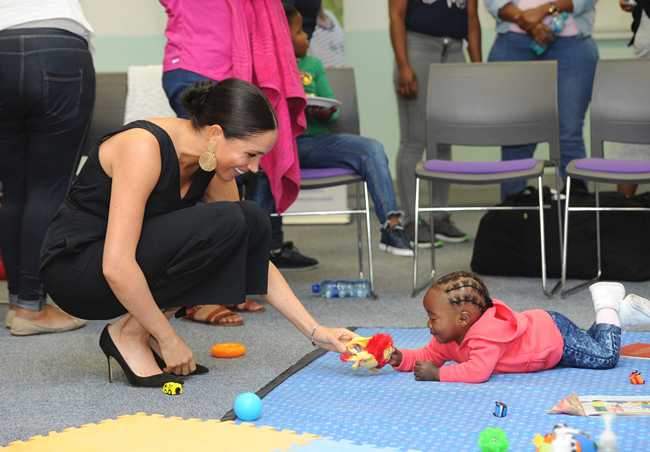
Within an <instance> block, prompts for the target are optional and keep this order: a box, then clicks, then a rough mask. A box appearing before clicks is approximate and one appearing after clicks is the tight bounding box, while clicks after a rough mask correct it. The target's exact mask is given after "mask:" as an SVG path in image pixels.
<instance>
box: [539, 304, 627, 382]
mask: <svg viewBox="0 0 650 452" xmlns="http://www.w3.org/2000/svg"><path fill="white" fill-rule="evenodd" d="M548 313H549V314H550V315H551V317H552V318H553V320H554V321H555V324H556V325H557V327H558V329H559V330H560V333H561V334H562V337H563V338H564V351H563V352H562V360H561V361H560V362H559V364H558V365H560V366H564V367H578V368H581V369H611V368H613V367H616V364H617V363H618V358H619V352H620V348H621V328H620V327H618V326H616V325H611V324H609V323H594V324H593V325H592V326H591V328H589V329H588V330H587V331H585V330H582V329H580V328H578V327H577V326H576V325H575V324H574V323H573V322H572V321H571V320H569V319H568V318H566V317H565V316H563V315H562V314H560V313H558V312H553V311H548Z"/></svg>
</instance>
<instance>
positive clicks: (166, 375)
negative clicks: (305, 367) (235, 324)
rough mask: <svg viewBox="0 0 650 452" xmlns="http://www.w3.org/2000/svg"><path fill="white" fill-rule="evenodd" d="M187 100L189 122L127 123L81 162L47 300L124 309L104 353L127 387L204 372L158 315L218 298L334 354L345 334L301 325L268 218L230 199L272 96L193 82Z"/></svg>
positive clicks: (52, 255) (267, 141) (47, 251)
mask: <svg viewBox="0 0 650 452" xmlns="http://www.w3.org/2000/svg"><path fill="white" fill-rule="evenodd" d="M184 102H185V106H186V108H187V110H188V111H189V112H190V115H191V119H189V120H186V119H179V118H152V119H150V120H147V121H135V122H132V123H130V124H127V125H125V126H124V127H123V128H121V129H120V130H118V131H116V132H114V133H111V134H108V135H106V136H105V137H103V138H102V139H101V140H100V142H99V144H98V146H97V147H96V148H94V150H93V151H92V152H90V153H89V155H88V160H87V161H86V164H85V166H84V168H83V169H82V171H81V172H80V173H79V175H78V176H77V178H76V179H75V181H74V183H73V185H72V187H71V189H70V191H69V194H68V195H67V197H66V199H65V201H64V204H63V205H62V206H61V209H60V210H59V212H58V213H57V215H56V216H55V218H54V220H53V221H52V223H51V225H50V227H49V229H48V233H47V236H46V239H45V244H44V247H43V256H42V268H43V276H44V280H45V283H46V288H47V291H48V293H49V294H50V295H51V296H52V298H53V299H54V300H55V301H56V303H57V305H58V306H60V307H61V308H62V309H63V310H64V311H66V312H67V313H69V314H71V315H74V316H76V317H79V318H83V319H111V318H114V317H117V316H120V315H123V314H124V315H123V316H122V317H121V318H120V319H119V320H117V321H116V322H114V323H112V324H110V325H107V326H106V328H104V330H103V332H102V334H101V337H100V347H101V348H102V350H103V351H104V353H105V354H106V357H107V358H109V359H108V361H109V377H110V358H111V357H112V358H114V359H115V360H116V361H117V362H118V363H119V364H120V366H121V367H122V369H123V370H124V372H125V374H126V376H127V378H128V380H129V382H130V383H131V384H132V385H134V386H160V385H161V384H163V383H164V382H166V381H169V380H170V379H171V376H170V374H176V375H188V374H192V373H201V372H205V371H207V369H205V368H204V367H202V366H199V367H198V368H197V366H196V363H195V362H194V359H193V357H192V351H191V350H190V349H189V347H188V346H187V345H186V343H185V342H184V340H183V339H182V338H181V337H180V336H179V335H178V334H177V333H176V332H175V331H174V329H173V328H172V326H171V324H170V322H169V320H168V317H169V316H170V314H171V313H173V312H174V311H175V310H177V309H178V308H182V307H183V308H184V307H190V306H194V305H197V304H210V303H214V301H213V300H215V299H218V300H219V303H223V304H225V305H232V304H237V303H241V302H243V301H244V297H245V295H246V294H267V299H268V302H269V303H270V304H272V305H273V306H274V307H275V308H277V309H278V310H279V311H280V312H281V313H282V314H283V315H284V316H285V317H286V318H287V319H288V320H289V321H291V322H292V323H293V324H294V325H295V326H296V328H298V330H300V331H301V332H302V333H303V334H304V335H305V336H307V337H309V338H311V339H312V340H313V341H314V342H316V343H317V344H319V345H320V346H321V347H323V348H326V349H329V350H336V351H344V343H345V342H346V341H347V340H349V339H351V338H352V337H353V336H354V334H353V333H351V332H350V331H348V330H345V329H341V328H327V327H325V326H321V325H319V324H318V323H317V322H316V321H315V320H314V319H313V318H312V317H311V315H310V314H309V313H308V312H307V310H306V309H305V308H304V307H303V305H302V304H301V303H300V301H299V300H298V299H297V298H296V296H295V295H294V293H293V291H292V290H291V289H290V288H289V286H288V284H287V282H286V281H285V280H284V278H283V277H282V275H281V274H280V272H279V271H278V270H277V269H276V268H275V267H274V266H273V264H270V263H269V246H270V226H269V219H268V215H267V214H265V213H264V212H263V211H262V210H261V209H259V208H258V207H257V206H256V205H255V204H253V203H251V202H246V201H239V200H238V194H237V187H236V184H235V177H236V176H238V175H240V174H243V173H245V172H247V171H253V172H256V171H257V170H258V167H259V162H260V158H261V157H262V156H263V155H264V154H266V153H267V152H269V150H270V149H271V148H272V147H273V145H274V143H275V140H276V136H277V131H276V129H277V121H276V118H275V114H274V112H273V108H272V107H271V105H270V104H269V102H268V100H267V99H266V97H265V96H264V95H263V94H262V92H261V91H260V90H259V89H258V88H256V87H254V86H253V85H251V84H249V83H246V82H243V81H241V80H236V79H228V80H224V81H222V82H221V83H219V84H214V83H213V82H207V81H206V82H199V83H197V84H195V85H194V86H192V87H190V88H189V89H188V91H187V92H186V94H185V98H184ZM201 200H203V201H205V203H198V204H197V202H198V201H201ZM224 200H226V201H224ZM152 347H153V350H152ZM163 371H164V372H163Z"/></svg>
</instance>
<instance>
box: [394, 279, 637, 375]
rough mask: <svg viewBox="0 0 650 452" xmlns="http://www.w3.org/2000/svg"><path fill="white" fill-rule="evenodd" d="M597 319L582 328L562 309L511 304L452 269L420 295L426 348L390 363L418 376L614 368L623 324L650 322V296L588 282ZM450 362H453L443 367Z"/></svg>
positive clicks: (400, 352) (478, 281) (610, 284)
mask: <svg viewBox="0 0 650 452" xmlns="http://www.w3.org/2000/svg"><path fill="white" fill-rule="evenodd" d="M589 289H590V291H591V295H592V298H593V302H594V308H595V310H596V322H595V323H594V324H593V325H592V326H591V328H589V329H588V330H587V331H584V330H582V329H580V328H578V327H577V326H576V325H575V324H574V323H573V322H571V320H569V319H568V318H566V317H565V316H563V315H562V314H560V313H557V312H553V311H545V310H542V309H532V310H528V311H523V312H516V311H514V310H512V309H511V308H510V307H509V306H508V305H506V304H505V303H504V302H502V301H499V300H495V299H492V298H490V294H489V293H488V289H487V287H486V286H485V284H484V283H483V281H481V279H480V278H478V277H477V276H475V275H473V274H472V273H469V272H455V273H450V274H448V275H445V276H443V277H441V278H440V279H438V280H437V281H436V282H435V283H434V284H433V285H432V286H431V288H429V290H428V291H427V293H426V295H425V297H424V301H423V304H424V309H425V310H426V311H427V314H428V316H429V321H428V327H429V329H430V330H431V335H432V336H433V337H432V339H431V342H429V343H428V344H427V345H426V346H425V347H423V348H420V349H416V350H395V351H394V352H393V353H392V355H391V357H390V360H389V364H391V365H392V366H393V367H394V368H395V369H397V370H399V371H403V372H410V371H414V373H415V379H416V380H433V381H450V382H464V383H482V382H485V381H487V380H489V379H490V376H491V375H492V374H493V373H516V372H536V371H539V370H544V369H551V368H553V367H556V366H566V367H578V368H582V369H611V368H612V367H615V366H616V364H617V363H618V358H619V349H620V345H621V324H622V326H623V328H625V327H627V326H629V325H634V326H636V327H638V326H643V325H640V324H639V322H640V321H641V322H642V323H644V324H645V325H647V326H650V300H646V299H644V298H641V297H639V296H637V295H633V294H630V295H628V296H627V297H625V288H624V287H623V285H622V284H620V283H613V282H599V283H596V284H593V285H592V286H590V288H589ZM447 361H455V362H456V363H457V364H453V365H448V366H443V364H444V363H445V362H447Z"/></svg>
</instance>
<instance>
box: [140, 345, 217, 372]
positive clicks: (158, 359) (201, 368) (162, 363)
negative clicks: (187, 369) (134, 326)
mask: <svg viewBox="0 0 650 452" xmlns="http://www.w3.org/2000/svg"><path fill="white" fill-rule="evenodd" d="M151 352H152V353H153V357H154V359H155V360H156V363H157V364H158V367H160V368H161V369H164V368H165V367H167V364H166V363H165V360H164V359H162V358H161V357H160V355H159V354H158V353H157V352H156V351H155V350H154V349H153V348H152V349H151ZM208 372H210V369H208V368H207V367H205V366H202V365H200V364H199V363H196V369H194V372H192V373H190V374H188V375H183V376H184V377H189V376H190V375H203V374H207V373H208Z"/></svg>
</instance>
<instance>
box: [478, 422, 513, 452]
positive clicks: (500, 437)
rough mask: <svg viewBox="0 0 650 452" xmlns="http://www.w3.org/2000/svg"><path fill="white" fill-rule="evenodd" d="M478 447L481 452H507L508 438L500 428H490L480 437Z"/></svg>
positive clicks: (484, 430)
mask: <svg viewBox="0 0 650 452" xmlns="http://www.w3.org/2000/svg"><path fill="white" fill-rule="evenodd" d="M478 447H479V448H480V449H481V452H507V451H508V437H507V436H506V433H505V432H504V431H503V430H501V429H500V428H493V427H488V428H485V429H483V431H482V432H481V434H480V435H479V437H478Z"/></svg>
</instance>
